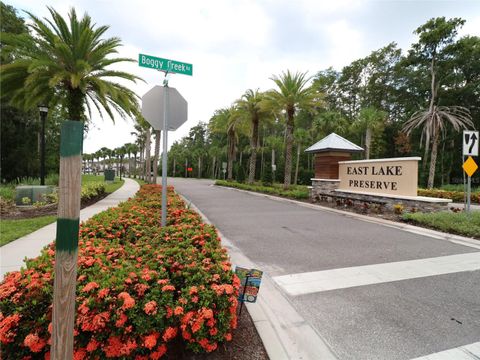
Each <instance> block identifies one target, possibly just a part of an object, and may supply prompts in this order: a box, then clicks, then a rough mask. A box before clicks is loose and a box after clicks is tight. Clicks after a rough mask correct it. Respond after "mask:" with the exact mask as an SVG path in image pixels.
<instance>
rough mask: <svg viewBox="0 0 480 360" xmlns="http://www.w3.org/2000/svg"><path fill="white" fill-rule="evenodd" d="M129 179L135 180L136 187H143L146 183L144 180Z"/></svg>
mask: <svg viewBox="0 0 480 360" xmlns="http://www.w3.org/2000/svg"><path fill="white" fill-rule="evenodd" d="M130 179H132V180H135V181H136V182H137V183H138V185H140V186H142V185H145V184H146V183H147V182H146V181H145V180H142V179H138V178H135V179H134V178H130Z"/></svg>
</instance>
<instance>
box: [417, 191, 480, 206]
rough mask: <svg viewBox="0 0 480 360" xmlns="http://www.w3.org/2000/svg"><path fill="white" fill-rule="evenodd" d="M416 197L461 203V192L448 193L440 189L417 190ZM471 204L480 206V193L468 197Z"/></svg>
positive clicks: (473, 193)
mask: <svg viewBox="0 0 480 360" xmlns="http://www.w3.org/2000/svg"><path fill="white" fill-rule="evenodd" d="M417 194H418V196H428V197H437V198H442V199H452V201H454V202H463V196H464V195H463V191H448V190H440V189H418V191H417ZM470 199H471V202H472V203H478V204H480V192H472V194H471V196H470Z"/></svg>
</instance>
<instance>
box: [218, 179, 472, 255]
mask: <svg viewBox="0 0 480 360" xmlns="http://www.w3.org/2000/svg"><path fill="white" fill-rule="evenodd" d="M211 186H218V187H219V188H223V189H229V190H234V191H239V192H244V193H247V194H250V195H253V196H259V197H266V198H268V199H271V200H275V201H281V202H287V203H292V204H296V205H299V206H303V207H306V208H309V209H313V210H317V211H328V212H331V213H335V214H338V215H342V216H345V217H349V218H353V219H357V220H362V221H365V222H370V223H374V224H379V225H383V226H386V227H391V228H395V229H400V230H404V231H408V232H410V233H413V234H417V235H422V236H428V237H431V238H434V239H437V240H443V241H449V242H452V243H455V244H458V245H463V246H468V247H472V248H475V249H480V240H475V239H473V238H469V237H466V236H460V235H454V234H449V233H445V232H442V231H437V230H431V229H426V228H423V227H420V226H415V225H410V224H404V223H400V222H396V221H392V220H386V219H380V218H376V217H373V216H367V215H362V214H356V213H353V212H349V211H344V210H339V209H332V208H329V207H326V206H322V205H316V204H309V203H305V202H302V201H298V200H293V199H286V198H282V197H279V196H274V195H269V194H263V193H257V192H254V191H249V190H243V189H237V188H233V187H228V186H222V185H214V184H213V185H211Z"/></svg>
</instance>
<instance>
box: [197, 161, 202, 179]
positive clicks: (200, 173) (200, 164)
mask: <svg viewBox="0 0 480 360" xmlns="http://www.w3.org/2000/svg"><path fill="white" fill-rule="evenodd" d="M198 178H199V179H201V178H202V157H201V156H199V157H198Z"/></svg>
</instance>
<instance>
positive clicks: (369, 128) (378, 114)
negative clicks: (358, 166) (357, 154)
mask: <svg viewBox="0 0 480 360" xmlns="http://www.w3.org/2000/svg"><path fill="white" fill-rule="evenodd" d="M386 117H387V114H386V113H385V112H384V111H381V110H378V109H375V108H373V107H367V108H363V109H362V110H360V113H359V115H358V119H357V120H356V121H355V122H354V123H353V125H352V128H353V129H355V130H356V131H361V132H363V133H364V134H365V159H370V146H371V143H372V137H373V136H375V135H379V134H380V133H381V132H382V131H383V128H384V121H385V118H386Z"/></svg>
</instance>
